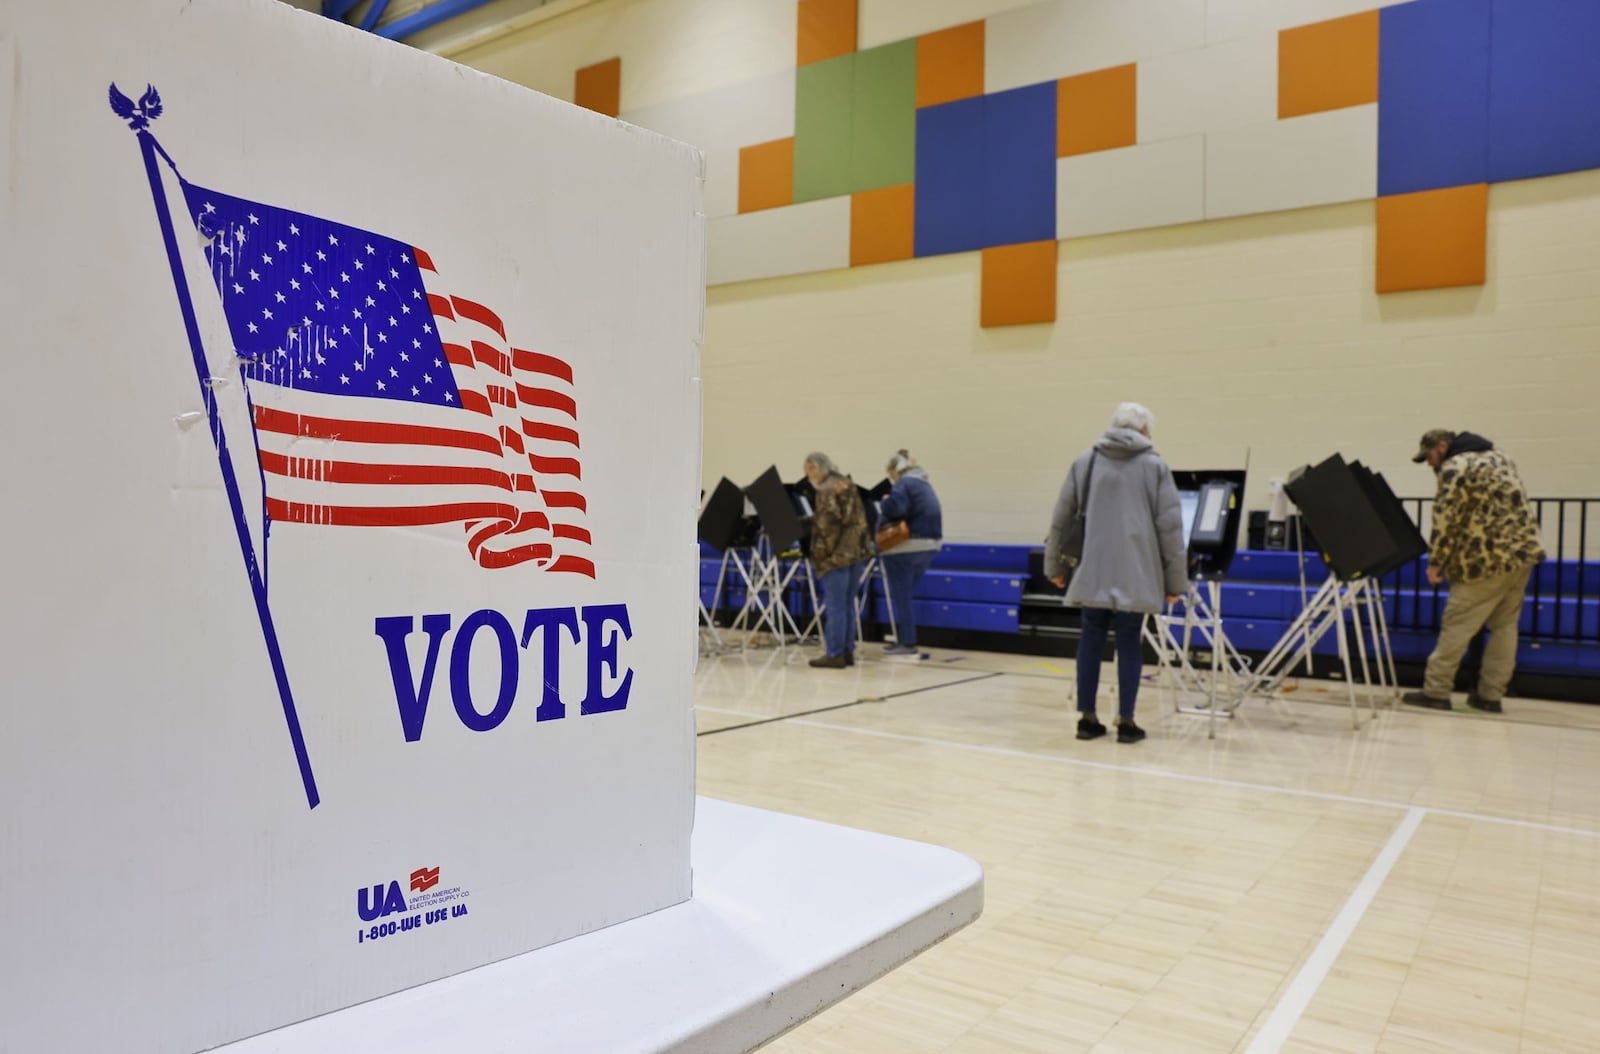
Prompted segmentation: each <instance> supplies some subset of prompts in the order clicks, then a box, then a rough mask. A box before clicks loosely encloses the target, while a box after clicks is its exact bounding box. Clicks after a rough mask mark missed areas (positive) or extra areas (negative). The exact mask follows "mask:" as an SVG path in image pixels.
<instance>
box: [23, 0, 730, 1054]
mask: <svg viewBox="0 0 1600 1054" xmlns="http://www.w3.org/2000/svg"><path fill="white" fill-rule="evenodd" d="M0 83H3V84H5V85H7V86H8V88H10V89H12V93H11V95H10V98H9V100H8V101H7V102H6V103H5V105H4V106H3V107H0V121H3V122H4V127H3V128H0V150H3V149H9V150H10V154H9V157H8V158H7V163H6V172H7V175H8V179H9V186H8V194H7V198H6V201H5V206H4V217H3V236H0V246H3V248H4V261H5V269H6V270H5V274H4V277H3V280H0V296H3V297H4V299H5V307H6V318H7V333H6V345H7V347H8V349H9V354H8V356H7V363H8V368H9V370H10V376H9V377H8V380H7V383H6V384H5V385H3V386H0V407H3V410H0V428H3V429H4V437H5V442H4V443H3V444H0V447H3V450H4V453H3V455H0V457H3V459H4V461H3V464H4V477H5V479H6V480H7V482H8V485H9V487H10V499H9V501H8V510H9V513H10V514H9V515H8V516H7V517H6V522H5V525H4V527H3V528H0V530H3V541H4V545H3V555H0V565H3V567H4V576H3V582H4V593H5V596H6V598H7V603H6V604H5V605H4V609H3V612H0V620H3V633H0V638H3V641H4V644H3V645H0V683H3V685H4V689H3V691H4V697H5V706H4V708H3V709H0V797H3V798H4V800H5V803H6V805H5V810H4V813H3V816H0V890H3V895H4V898H5V901H6V903H7V905H8V908H9V909H10V912H9V921H8V923H7V932H6V939H5V942H4V943H5V949H6V954H5V957H4V958H5V962H4V965H3V966H0V971H3V979H0V980H3V983H0V1021H3V1025H0V1049H3V1050H4V1051H5V1052H6V1054H11V1052H40V1051H112V1050H114V1051H118V1052H120V1054H145V1052H150V1054H155V1052H163V1054H170V1052H173V1051H193V1050H200V1049H203V1048H208V1047H212V1046H215V1045H218V1044H222V1043H225V1042H228V1041H231V1040H235V1039H238V1038H240V1037H244V1036H248V1035H251V1034H254V1033H258V1032H261V1031H263V1030H266V1029H270V1028H274V1027H276V1026H279V1025H283V1024H286V1023H289V1022H293V1021H298V1020H303V1019H306V1018H310V1017H312V1016H315V1015H319V1014H323V1013H325V1012H328V1011H331V1010H334V1009H337V1008H339V1007H344V1006H349V1005H352V1004H355V1003H359V1002H361V1001H363V1000H369V999H372V998H374V997H378V996H382V995H384V994H385V993H391V992H395V991H397V990H400V989H404V988H407V987H409V986H413V985H417V984H419V983H422V982H426V981H429V980H432V979H434V978H438V977H441V976H445V975H449V974H454V973H457V972H459V971H463V970H467V969H469V968H472V967H476V966H479V965H480V964H484V963H489V962H493V961H495V960H500V959H504V958H506V957H508V956H513V955H517V954H519V953H523V952H527V951H529V950H530V949H535V948H540V947H543V946H547V945H551V944H553V943H555V942H558V941H563V940H565V939H568V938H572V937H575V936H577V935H579V934H583V933H587V932H592V931H597V930H599V929H601V928H603V927H608V926H610V925H613V924H616V923H620V922H623V921H624V920H628V919H633V918H636V917H639V916H642V915H644V914H646V913H649V912H653V911H656V910H657V909H662V908H666V907H668V906H670V905H673V904H677V903H679V902H682V901H684V900H685V899H686V898H688V897H689V896H690V856H689V853H690V833H691V828H692V826H693V822H694V809H695V799H694V795H693V756H694V727H693V718H692V712H691V701H692V692H693V668H694V662H695V639H694V625H693V623H692V622H691V621H689V620H687V619H686V618H685V617H684V608H683V598H684V597H687V596H689V595H690V594H691V593H692V592H693V591H694V588H695V584H696V579H697V574H698V563H697V554H696V552H695V548H694V545H693V538H694V519H695V507H694V502H693V496H694V495H695V494H696V493H697V492H698V487H699V464H700V450H699V419H700V397H699V388H698V384H699V375H698V371H699V365H698V360H699V342H700V327H701V307H702V303H703V266H702V260H703V249H702V237H703V233H702V232H703V219H702V216H701V214H700V213H701V207H700V201H701V158H700V155H699V153H698V152H697V151H695V150H693V149H692V148H690V147H687V146H684V145H682V144H678V143H674V142H672V141H669V140H667V139H664V138H662V137H660V136H658V135H655V134H653V133H650V132H646V131H643V130H640V129H637V128H633V127H629V126H627V125H624V124H621V123H619V122H616V121H613V120H610V119H607V118H604V117H601V116H598V115H596V114H593V113H589V112H586V111H581V110H579V109H577V108H575V107H572V106H570V105H568V104H565V103H562V102H559V101H556V100H553V99H550V98H547V97H544V96H541V95H538V94H536V93H534V92H531V91H528V90H525V89H522V88H519V87H516V86H514V85H510V84H507V83H504V82H501V81H498V80H495V79H493V78H490V77H487V76H484V75H481V74H477V73H474V72H472V71H470V70H466V69H463V68H462V67H459V66H456V65H454V64H453V63H450V62H447V61H444V60H442V59H440V58H437V57H435V56H433V55H429V54H426V53H423V52H420V51H416V50H413V49H410V48H407V47H403V46H400V45H397V44H393V43H390V42H387V41H384V40H380V39H378V38H375V37H373V36H370V35H367V34H362V33H359V32H356V31H355V30H352V29H350V28H348V27H344V26H341V25H339V24H337V23H334V22H332V21H330V20H326V19H322V18H318V17H316V16H314V15H311V14H307V13H305V12H300V11H296V10H294V9H291V8H289V7H287V6H284V5H281V4H278V3H276V2H275V0H229V2H222V0H213V2H198V3H189V2H186V0H127V2H122V3H116V4H108V5H98V6H96V7H95V9H94V10H93V12H92V15H91V14H90V13H89V12H87V11H84V10H79V9H76V8H73V7H71V6H70V5H69V6H65V7H64V6H62V5H59V4H55V3H52V2H50V0H13V2H11V3H8V4H6V5H5V8H4V11H3V13H0Z"/></svg>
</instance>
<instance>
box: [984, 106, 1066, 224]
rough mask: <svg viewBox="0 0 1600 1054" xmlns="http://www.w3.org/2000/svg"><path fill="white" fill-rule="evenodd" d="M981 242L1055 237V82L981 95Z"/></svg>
mask: <svg viewBox="0 0 1600 1054" xmlns="http://www.w3.org/2000/svg"><path fill="white" fill-rule="evenodd" d="M984 101H985V102H986V103H987V106H986V107H985V109H984V136H983V139H984V153H983V166H984V167H983V215H984V224H983V235H984V244H985V245H1016V244H1019V243H1022V242H1044V241H1055V239H1056V82H1055V81H1047V82H1045V83H1044V84H1034V85H1030V86H1028V87H1026V88H1016V89H1013V90H1012V91H1005V92H996V93H995V94H993V95H990V96H988V97H987V98H986V99H985V100H984Z"/></svg>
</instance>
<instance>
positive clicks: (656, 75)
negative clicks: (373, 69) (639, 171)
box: [451, 0, 797, 110]
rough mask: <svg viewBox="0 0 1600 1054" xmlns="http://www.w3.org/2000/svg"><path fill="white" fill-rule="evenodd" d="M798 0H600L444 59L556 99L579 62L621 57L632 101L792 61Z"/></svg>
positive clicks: (668, 96)
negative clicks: (453, 60)
mask: <svg viewBox="0 0 1600 1054" xmlns="http://www.w3.org/2000/svg"><path fill="white" fill-rule="evenodd" d="M796 6H797V0H602V2H600V3H592V4H588V5H586V6H583V7H579V8H577V9H576V10H573V11H571V12H570V13H567V14H562V15H560V16H559V17H555V18H551V19H549V20H547V21H543V22H539V23H536V24H534V25H532V26H530V27H529V28H528V29H526V30H522V31H520V32H515V33H511V34H508V35H506V36H504V37H501V38H499V39H497V40H493V41H490V42H487V43H484V44H481V45H478V46H476V47H472V48H469V49H467V50H464V51H461V52H459V53H453V54H452V55H451V58H453V59H455V60H456V61H457V62H462V63H465V64H466V65H468V66H472V67H474V68H476V69H480V70H483V71H484V72H486V73H492V74H494V75H495V76H497V77H504V78H505V79H506V80H510V81H515V82H517V83H518V84H525V85H527V86H528V87H530V88H534V89H536V90H538V91H541V92H544V93H545V94H546V95H553V96H555V97H556V98H558V99H571V98H572V88H573V84H572V78H573V74H574V73H575V72H576V71H577V70H578V69H579V68H581V67H583V66H587V65H589V64H591V63H595V62H600V61H603V60H605V59H609V58H611V57H613V56H616V55H620V56H622V105H623V108H624V109H628V110H637V109H642V108H644V107H649V106H654V105H656V104H658V103H662V102H667V101H669V100H672V99H676V98H679V97H681V96H685V95H695V94H697V93H699V92H704V91H710V90H712V89H714V88H721V87H725V86H727V85H730V84H739V83H742V82H744V81H748V80H753V79H756V78H758V77H761V76H764V75H766V74H770V73H775V72H778V71H780V70H791V71H792V70H793V69H794V59H795V46H796V45H795V38H796V33H795V10H796Z"/></svg>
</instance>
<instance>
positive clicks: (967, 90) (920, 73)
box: [917, 22, 983, 107]
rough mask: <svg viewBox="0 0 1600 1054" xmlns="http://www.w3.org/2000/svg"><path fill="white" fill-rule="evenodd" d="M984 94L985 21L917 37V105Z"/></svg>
mask: <svg viewBox="0 0 1600 1054" xmlns="http://www.w3.org/2000/svg"><path fill="white" fill-rule="evenodd" d="M982 94H983V23H982V22H968V23H967V24H966V25H964V26H955V27H954V28H952V29H943V30H940V31H939V32H937V33H928V34H926V35H924V36H921V37H918V38H917V106H918V107H922V106H938V105H939V104H940V103H945V102H955V101H956V100H957V99H970V98H973V97H974V96H977V95H982Z"/></svg>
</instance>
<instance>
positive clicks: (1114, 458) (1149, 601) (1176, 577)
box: [1045, 428, 1189, 611]
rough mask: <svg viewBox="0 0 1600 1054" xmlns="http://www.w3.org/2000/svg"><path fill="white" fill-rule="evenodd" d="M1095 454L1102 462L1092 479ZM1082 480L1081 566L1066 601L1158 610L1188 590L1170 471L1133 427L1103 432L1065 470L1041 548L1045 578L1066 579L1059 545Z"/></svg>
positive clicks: (1075, 511) (1072, 514)
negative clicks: (1090, 448)
mask: <svg viewBox="0 0 1600 1054" xmlns="http://www.w3.org/2000/svg"><path fill="white" fill-rule="evenodd" d="M1095 452H1098V453H1099V455H1100V456H1099V457H1097V458H1095V459H1094V476H1093V478H1092V479H1089V460H1090V455H1091V454H1092V453H1095ZM1086 482H1087V485H1088V491H1089V505H1088V514H1087V516H1086V518H1085V521H1084V522H1085V528H1084V542H1083V560H1082V562H1081V563H1079V565H1078V568H1077V570H1076V571H1074V572H1073V575H1072V581H1071V583H1070V584H1069V585H1068V586H1067V603H1068V604H1071V605H1073V606H1075V607H1098V608H1112V609H1113V610H1116V611H1160V610H1161V607H1162V604H1163V602H1164V601H1165V599H1166V597H1167V596H1170V595H1178V594H1182V593H1183V592H1185V591H1186V590H1187V589H1188V588H1189V576H1188V572H1187V562H1188V556H1187V554H1186V552H1185V550H1184V539H1183V512H1182V510H1181V509H1180V508H1179V506H1178V488H1177V487H1176V486H1174V485H1173V482H1172V470H1171V469H1169V468H1167V463H1166V462H1165V461H1162V460H1161V456H1160V455H1159V454H1157V453H1156V452H1155V448H1154V447H1152V446H1151V444H1150V440H1149V439H1148V438H1146V437H1145V436H1144V435H1143V434H1142V433H1140V432H1136V431H1134V430H1133V429H1130V428H1112V429H1108V430H1107V431H1106V433H1105V435H1103V436H1101V437H1100V439H1099V441H1098V442H1096V443H1095V445H1094V450H1093V451H1087V450H1086V451H1084V452H1083V453H1082V454H1080V455H1079V456H1078V459H1077V460H1076V461H1074V462H1073V463H1072V468H1071V469H1069V470H1068V471H1067V478H1066V480H1065V481H1064V482H1063V483H1062V484H1061V495H1060V497H1058V498H1057V499H1056V509H1055V514H1054V515H1053V516H1052V517H1051V519H1050V536H1049V538H1048V539H1047V540H1046V542H1045V575H1046V576H1047V577H1050V578H1054V577H1056V576H1057V575H1061V574H1064V573H1066V567H1065V565H1064V564H1063V563H1062V560H1061V543H1060V539H1061V537H1062V536H1063V534H1065V532H1066V530H1067V527H1068V526H1069V525H1070V524H1071V523H1072V520H1073V518H1074V517H1075V516H1077V514H1078V503H1079V501H1080V500H1081V498H1080V496H1081V495H1082V494H1083V492H1084V487H1085V483H1086Z"/></svg>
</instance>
